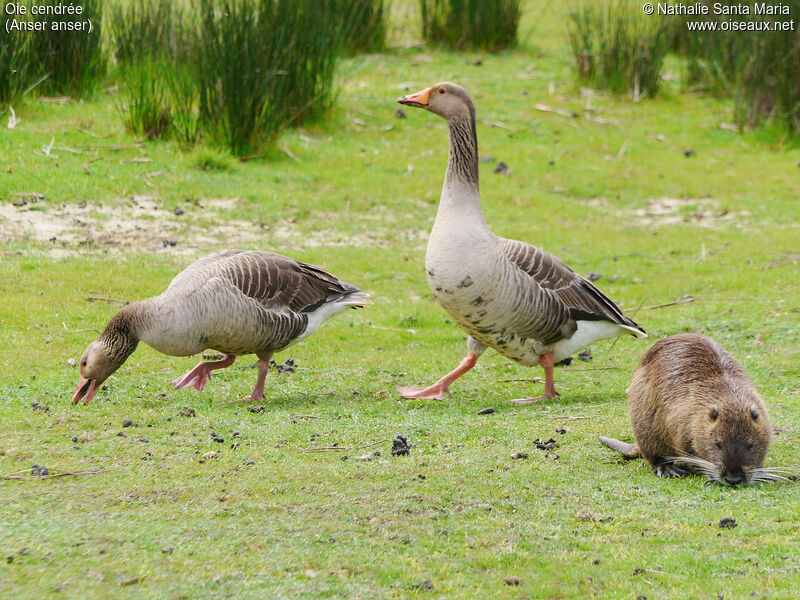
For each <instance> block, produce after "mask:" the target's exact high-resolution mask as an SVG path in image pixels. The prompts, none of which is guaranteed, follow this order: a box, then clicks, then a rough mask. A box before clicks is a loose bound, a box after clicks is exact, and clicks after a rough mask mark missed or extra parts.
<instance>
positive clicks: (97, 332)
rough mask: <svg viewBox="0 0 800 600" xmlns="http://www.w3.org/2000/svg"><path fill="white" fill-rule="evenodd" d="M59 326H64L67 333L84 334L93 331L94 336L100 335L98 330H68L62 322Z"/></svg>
mask: <svg viewBox="0 0 800 600" xmlns="http://www.w3.org/2000/svg"><path fill="white" fill-rule="evenodd" d="M61 325H63V326H64V329H65V330H66V331H67V333H86V332H87V331H94V332H95V333H96V334H98V335H100V330H99V329H69V328H68V327H67V324H66V323H64V321H61Z"/></svg>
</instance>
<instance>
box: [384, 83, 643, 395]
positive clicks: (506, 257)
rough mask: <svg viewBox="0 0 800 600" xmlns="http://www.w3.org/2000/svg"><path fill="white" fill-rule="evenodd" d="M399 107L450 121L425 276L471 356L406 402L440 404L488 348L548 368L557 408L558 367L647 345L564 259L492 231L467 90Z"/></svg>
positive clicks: (441, 92) (415, 97) (435, 92)
mask: <svg viewBox="0 0 800 600" xmlns="http://www.w3.org/2000/svg"><path fill="white" fill-rule="evenodd" d="M397 101H398V102H399V103H400V104H404V105H406V106H416V107H419V108H424V109H427V110H429V111H431V112H433V113H435V114H437V115H439V116H440V117H443V118H444V119H445V120H446V121H447V124H448V127H449V129H450V156H449V158H448V163H447V172H446V173H445V177H444V185H443V187H442V195H441V198H440V200H439V210H438V212H437V213H436V220H435V221H434V224H433V230H432V231H431V236H430V239H429V240H428V251H427V253H426V256H425V270H426V272H427V274H428V285H429V286H430V288H431V290H432V291H433V294H434V296H436V298H437V300H439V302H440V303H441V304H442V306H443V307H444V309H445V310H446V311H447V312H448V313H449V314H450V315H451V316H452V317H453V319H454V320H455V321H456V322H457V323H458V324H459V325H460V326H461V328H462V329H464V330H465V331H466V332H467V333H468V334H469V338H468V341H467V350H468V353H467V356H466V358H464V360H463V361H461V364H460V365H459V366H458V367H457V368H456V369H455V370H454V371H452V372H451V373H448V374H447V375H445V376H444V377H442V378H441V379H440V380H439V381H437V382H436V383H434V384H433V385H430V386H428V387H425V388H415V387H399V388H397V390H398V391H399V392H400V394H401V395H402V396H403V397H404V398H430V399H435V400H442V399H443V398H444V397H445V394H449V393H450V392H449V386H450V384H451V383H453V381H455V380H456V379H457V378H458V377H460V376H461V375H463V374H464V373H466V372H467V371H469V370H470V369H471V368H472V367H473V366H474V365H475V362H476V361H477V360H478V357H479V356H480V355H481V353H482V352H483V351H484V350H485V349H486V348H487V347H491V348H494V349H495V350H497V352H499V353H500V354H502V355H503V356H505V357H507V358H510V359H511V360H514V361H517V362H518V363H521V364H523V365H537V364H540V365H542V367H544V372H545V386H544V398H553V397H554V396H556V395H558V392H556V389H555V385H554V381H553V364H554V363H557V362H558V361H560V360H562V359H564V358H566V357H567V356H570V355H571V354H572V353H574V352H576V351H578V350H581V349H582V348H585V347H586V346H588V345H590V344H591V343H592V342H595V341H597V340H600V339H603V338H610V337H616V336H619V335H621V334H624V333H625V334H632V335H635V336H637V337H646V335H647V334H646V333H645V332H644V330H643V329H642V328H641V327H639V326H638V325H637V324H636V323H634V322H633V321H631V320H630V319H628V318H627V317H626V316H624V315H623V314H622V311H620V309H619V308H618V307H617V305H616V304H614V303H613V302H612V301H611V300H609V299H608V298H607V297H606V296H605V295H604V294H603V293H602V292H601V291H600V290H598V289H597V288H596V287H595V286H594V285H592V284H591V283H590V282H589V281H587V280H586V279H584V278H583V277H581V276H580V275H577V274H576V273H574V272H573V271H572V269H570V268H569V267H568V266H567V265H565V264H564V263H563V262H561V261H560V260H559V259H557V258H556V257H554V256H551V255H550V254H548V253H547V252H544V251H543V250H540V249H539V248H536V247H535V246H531V245H530V244H526V243H524V242H518V241H515V240H507V239H504V238H501V237H498V236H496V235H495V234H494V233H492V231H491V230H490V229H489V226H488V225H487V224H486V219H485V218H484V216H483V210H482V208H481V198H480V192H479V188H478V140H477V135H476V132H475V107H474V105H473V104H472V100H471V99H470V97H469V95H468V94H467V92H466V90H464V88H462V87H461V86H458V85H455V84H452V83H438V84H436V85H434V86H433V87H430V88H428V89H425V90H422V91H421V92H418V93H416V94H412V95H410V96H403V97H402V98H399V99H398V100H397ZM540 399H541V397H539V398H520V399H517V400H513V402H517V403H519V404H527V403H530V402H536V401H537V400H540Z"/></svg>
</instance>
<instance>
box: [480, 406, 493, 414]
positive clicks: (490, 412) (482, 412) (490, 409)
mask: <svg viewBox="0 0 800 600" xmlns="http://www.w3.org/2000/svg"><path fill="white" fill-rule="evenodd" d="M493 412H494V409H493V408H492V407H491V406H490V407H488V408H482V409H481V410H479V411H478V414H479V415H490V414H492V413H493Z"/></svg>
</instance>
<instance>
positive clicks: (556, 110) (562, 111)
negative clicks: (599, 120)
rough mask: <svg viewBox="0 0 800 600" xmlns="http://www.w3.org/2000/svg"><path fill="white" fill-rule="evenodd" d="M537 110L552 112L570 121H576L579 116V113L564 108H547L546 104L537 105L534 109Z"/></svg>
mask: <svg viewBox="0 0 800 600" xmlns="http://www.w3.org/2000/svg"><path fill="white" fill-rule="evenodd" d="M533 108H535V109H536V110H541V111H543V112H551V113H556V114H557V115H561V116H562V117H567V118H568V119H574V118H575V117H577V116H578V113H577V112H575V111H574V110H566V109H563V108H556V107H555V106H547V105H546V104H535V105H534V107H533Z"/></svg>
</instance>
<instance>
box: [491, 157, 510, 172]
mask: <svg viewBox="0 0 800 600" xmlns="http://www.w3.org/2000/svg"><path fill="white" fill-rule="evenodd" d="M494 172H495V173H498V174H500V175H509V174H511V169H509V168H508V165H507V164H506V163H504V162H503V161H502V160H501V161H500V162H499V163H497V166H496V167H495V168H494Z"/></svg>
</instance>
